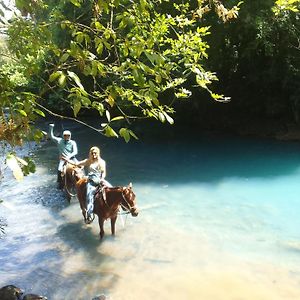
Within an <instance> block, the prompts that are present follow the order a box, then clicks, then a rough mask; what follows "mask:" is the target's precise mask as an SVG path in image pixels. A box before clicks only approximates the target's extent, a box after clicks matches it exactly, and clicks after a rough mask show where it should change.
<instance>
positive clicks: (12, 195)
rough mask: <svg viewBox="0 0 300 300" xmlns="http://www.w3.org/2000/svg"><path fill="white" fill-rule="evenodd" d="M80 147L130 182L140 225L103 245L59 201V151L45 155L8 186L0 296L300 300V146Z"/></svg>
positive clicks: (128, 226)
mask: <svg viewBox="0 0 300 300" xmlns="http://www.w3.org/2000/svg"><path fill="white" fill-rule="evenodd" d="M71 129H74V128H71ZM74 138H75V139H76V140H77V142H78V145H79V148H80V153H81V154H80V155H79V157H78V158H80V159H82V158H84V157H85V154H86V153H87V151H88V149H89V147H90V146H92V145H99V146H100V147H101V149H102V155H103V157H104V158H105V159H106V161H107V167H108V176H107V179H108V180H109V181H110V182H111V183H112V184H114V185H126V184H128V183H129V181H132V182H133V187H134V191H135V193H136V195H137V199H138V206H139V208H140V214H139V216H138V217H137V218H132V217H126V216H122V217H119V219H118V222H117V233H116V237H115V238H112V237H111V236H110V232H109V231H110V228H109V222H107V223H106V228H105V231H106V236H105V238H104V240H103V241H102V242H99V239H98V234H99V228H98V224H97V222H96V221H94V223H93V224H91V225H85V224H84V223H83V220H82V216H81V213H80V210H79V205H78V202H77V200H76V198H73V199H72V201H71V204H68V202H67V201H66V199H65V197H64V195H63V193H61V192H59V191H57V190H56V188H55V176H56V175H55V172H56V171H55V170H56V148H55V145H54V144H53V143H52V142H51V141H48V142H46V143H44V144H43V145H41V147H39V148H38V149H36V150H34V151H33V155H34V156H35V157H36V159H37V163H38V168H37V172H36V173H35V174H33V175H31V176H29V177H26V178H25V180H24V181H23V182H21V183H19V184H17V185H16V184H15V182H14V181H13V180H11V179H10V177H9V175H7V177H6V180H5V182H4V183H2V185H1V186H0V189H1V192H0V198H1V199H4V200H5V201H4V202H3V203H2V204H0V215H1V216H4V217H5V219H6V222H7V224H8V226H7V227H6V235H5V236H3V237H2V239H1V240H0V266H1V267H0V285H1V286H3V285H5V284H15V285H18V286H20V287H22V288H23V289H24V290H25V291H26V292H27V293H28V292H36V293H40V294H43V295H46V296H47V297H48V298H49V299H51V300H63V299H66V300H71V299H76V300H89V299H92V298H93V297H94V296H96V295H100V294H105V295H107V296H109V299H111V300H123V299H124V300H125V299H126V300H137V299H143V300H148V299H149V300H150V299H151V300H152V299H160V300H164V299H166V300H171V299H172V300H174V299H178V300H179V299H180V300H182V299H189V300H190V299H192V300H193V299H195V300H196V299H197V300H198V299H205V300H219V299H220V300H237V299H242V300H253V299H255V300H260V299H262V300H266V299H267V300H269V299H272V300H277V299H278V300H279V299H280V300H281V299H300V231H299V228H300V218H299V213H300V198H299V195H300V186H299V181H300V144H298V143H286V142H285V143H283V142H274V141H268V140H255V139H241V138H232V137H223V138H221V137H211V136H205V135H202V136H201V135H199V136H196V137H193V138H188V137H184V136H181V135H179V134H178V135H177V136H176V138H164V139H163V138H160V137H157V138H155V137H152V138H145V139H144V140H141V141H139V142H133V143H130V144H125V143H123V142H122V141H112V140H107V139H105V138H102V137H99V136H97V135H96V134H95V133H93V132H87V131H86V129H82V128H80V129H77V130H76V135H75V136H74Z"/></svg>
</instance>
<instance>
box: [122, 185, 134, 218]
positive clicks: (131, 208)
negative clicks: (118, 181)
mask: <svg viewBox="0 0 300 300" xmlns="http://www.w3.org/2000/svg"><path fill="white" fill-rule="evenodd" d="M126 190H128V188H123V189H122V198H123V200H124V202H125V203H126V205H127V206H126V205H124V204H123V203H122V202H121V203H120V206H121V207H122V209H123V210H125V211H126V212H125V213H126V214H129V213H131V211H132V210H133V209H135V207H134V206H131V205H130V204H129V202H128V201H131V199H132V197H133V192H132V191H129V194H130V198H129V200H127V199H126V197H125V194H124V191H126Z"/></svg>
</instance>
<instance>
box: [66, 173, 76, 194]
mask: <svg viewBox="0 0 300 300" xmlns="http://www.w3.org/2000/svg"><path fill="white" fill-rule="evenodd" d="M74 172H75V170H73V171H72V177H73V176H74ZM65 189H66V191H67V193H68V194H69V195H70V196H71V197H75V196H76V194H72V193H71V192H70V191H69V189H68V185H67V172H66V171H65Z"/></svg>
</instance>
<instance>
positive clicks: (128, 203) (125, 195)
mask: <svg viewBox="0 0 300 300" xmlns="http://www.w3.org/2000/svg"><path fill="white" fill-rule="evenodd" d="M121 207H122V209H123V210H126V211H128V212H130V213H131V215H132V216H133V217H136V216H137V215H138V214H139V211H138V209H137V207H136V201H135V193H134V192H133V190H132V183H129V185H128V186H126V187H123V189H122V201H121Z"/></svg>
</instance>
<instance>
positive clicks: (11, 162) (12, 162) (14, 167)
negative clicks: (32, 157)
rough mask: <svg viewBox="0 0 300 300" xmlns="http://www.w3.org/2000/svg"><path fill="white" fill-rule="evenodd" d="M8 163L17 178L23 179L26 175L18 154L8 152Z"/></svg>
mask: <svg viewBox="0 0 300 300" xmlns="http://www.w3.org/2000/svg"><path fill="white" fill-rule="evenodd" d="M6 164H7V166H8V167H9V168H10V169H11V170H12V172H13V175H14V177H15V178H16V180H18V181H21V180H22V179H23V177H24V175H23V172H22V169H21V167H20V166H19V164H18V161H17V159H16V156H15V155H13V154H8V155H7V156H6Z"/></svg>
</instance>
